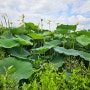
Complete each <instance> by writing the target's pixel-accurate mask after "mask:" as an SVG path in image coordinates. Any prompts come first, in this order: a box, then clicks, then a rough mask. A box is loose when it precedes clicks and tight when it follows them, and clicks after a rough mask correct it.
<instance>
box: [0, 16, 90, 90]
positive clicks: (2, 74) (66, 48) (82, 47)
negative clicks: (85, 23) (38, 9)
mask: <svg viewBox="0 0 90 90" xmlns="http://www.w3.org/2000/svg"><path fill="white" fill-rule="evenodd" d="M4 19H5V22H6V26H2V27H1V28H0V80H1V82H0V87H2V88H4V85H7V86H5V88H9V87H10V84H11V86H12V87H14V86H13V83H16V82H17V83H16V84H18V87H19V88H21V89H22V90H89V87H90V86H89V84H90V81H89V78H90V75H89V74H90V72H89V69H90V68H89V67H90V65H89V62H90V32H89V31H86V30H80V31H76V28H77V25H64V24H61V25H58V26H57V27H56V30H54V31H50V30H44V29H43V28H42V27H41V29H40V27H39V26H37V25H35V24H34V23H31V22H24V17H23V20H22V22H23V23H24V25H23V26H19V27H12V26H11V25H9V24H8V22H7V21H9V20H6V18H5V17H4ZM41 20H42V19H41ZM7 25H8V26H7ZM41 26H42V25H41ZM81 63H83V65H81ZM82 66H83V67H82ZM9 67H13V68H14V69H15V71H13V72H12V68H11V69H10V70H9V71H10V72H12V73H8V72H9V71H8V68H9ZM82 69H83V70H82ZM33 70H34V72H32V71H33ZM6 73H8V76H9V77H8V78H7V79H6V81H7V82H6V81H4V78H6ZM13 77H14V81H11V79H12V78H13ZM79 78H80V79H79ZM24 80H28V82H27V81H24ZM3 81H4V82H5V83H4V82H3ZM86 81H87V82H86ZM11 82H12V83H11ZM16 86H17V85H16ZM19 88H18V89H19ZM4 90H5V89H4ZM7 90H8V89H7ZM9 90H10V88H9ZM11 90H12V89H11Z"/></svg>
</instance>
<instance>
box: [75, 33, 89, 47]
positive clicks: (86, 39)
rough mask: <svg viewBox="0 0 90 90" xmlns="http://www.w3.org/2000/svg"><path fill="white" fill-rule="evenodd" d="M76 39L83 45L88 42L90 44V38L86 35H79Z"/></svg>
mask: <svg viewBox="0 0 90 90" xmlns="http://www.w3.org/2000/svg"><path fill="white" fill-rule="evenodd" d="M76 40H77V42H79V43H80V44H81V45H83V46H87V45H88V44H90V38H89V37H88V36H86V35H81V36H78V37H77V38H76Z"/></svg>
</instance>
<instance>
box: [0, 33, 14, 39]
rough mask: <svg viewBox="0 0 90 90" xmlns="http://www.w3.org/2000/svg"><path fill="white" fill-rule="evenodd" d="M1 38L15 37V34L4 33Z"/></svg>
mask: <svg viewBox="0 0 90 90" xmlns="http://www.w3.org/2000/svg"><path fill="white" fill-rule="evenodd" d="M1 38H4V39H11V38H14V36H13V35H12V34H6V35H2V36H1Z"/></svg>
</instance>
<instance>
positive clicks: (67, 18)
mask: <svg viewBox="0 0 90 90" xmlns="http://www.w3.org/2000/svg"><path fill="white" fill-rule="evenodd" d="M0 2H1V3H0V19H2V18H1V17H2V15H3V14H5V13H6V14H7V15H8V17H9V19H10V20H11V21H13V22H14V25H16V24H17V23H20V22H19V21H18V20H19V19H20V16H21V15H22V14H25V21H27V22H34V23H35V24H38V23H39V22H40V19H43V24H44V26H43V27H44V28H45V29H47V28H48V25H47V21H48V20H51V21H52V22H51V30H54V29H55V27H56V22H59V23H60V24H76V23H79V25H78V28H77V29H78V30H79V29H84V28H86V29H89V28H90V0H0Z"/></svg>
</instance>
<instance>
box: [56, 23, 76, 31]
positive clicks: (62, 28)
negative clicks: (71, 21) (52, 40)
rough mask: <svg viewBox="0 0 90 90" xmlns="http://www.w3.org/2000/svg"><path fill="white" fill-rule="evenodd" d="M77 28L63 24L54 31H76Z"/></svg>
mask: <svg viewBox="0 0 90 90" xmlns="http://www.w3.org/2000/svg"><path fill="white" fill-rule="evenodd" d="M76 28H77V25H64V24H61V25H59V26H57V28H56V29H59V30H76Z"/></svg>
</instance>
